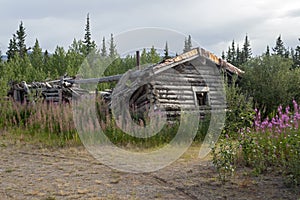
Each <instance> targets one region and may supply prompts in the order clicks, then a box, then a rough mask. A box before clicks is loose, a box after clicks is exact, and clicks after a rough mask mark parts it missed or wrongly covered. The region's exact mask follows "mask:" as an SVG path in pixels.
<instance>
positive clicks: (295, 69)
mask: <svg viewBox="0 0 300 200" xmlns="http://www.w3.org/2000/svg"><path fill="white" fill-rule="evenodd" d="M26 36H27V35H26V28H25V27H24V24H23V22H21V23H20V24H19V27H18V29H17V31H16V32H15V34H13V35H12V38H11V39H10V40H9V45H8V50H7V52H6V54H7V58H8V59H7V60H2V61H1V62H0V85H1V87H0V93H1V94H2V95H3V94H6V91H7V88H8V85H7V83H8V82H10V81H17V82H19V81H22V80H25V81H27V82H32V81H44V80H47V79H56V78H58V77H60V76H63V75H66V74H68V75H69V76H75V75H76V74H78V73H80V74H83V75H84V73H85V76H86V77H95V76H96V77H97V75H99V73H94V72H93V71H91V70H90V71H89V70H85V71H80V66H82V65H89V64H91V62H92V61H91V60H89V59H88V57H89V55H93V56H96V57H99V58H101V59H100V60H97V62H98V63H97V64H98V65H99V66H106V65H109V67H108V68H107V69H106V71H105V72H104V75H105V76H108V75H113V74H121V73H125V72H126V71H127V70H128V69H131V68H133V67H135V66H136V57H135V54H134V55H127V56H126V57H125V58H121V57H120V56H119V55H118V52H117V44H116V43H115V41H114V36H113V34H111V35H110V38H109V40H108V42H107V41H106V38H105V37H103V38H102V43H101V44H100V47H99V48H98V47H97V44H96V42H95V41H94V40H93V39H92V34H91V30H90V17H89V14H88V15H87V17H86V24H85V27H84V37H83V39H79V40H77V39H74V40H73V42H72V43H71V45H70V46H69V47H68V49H67V50H65V49H64V48H63V47H61V46H57V47H56V49H55V51H54V52H53V53H49V52H48V51H47V50H46V51H43V50H42V48H41V47H40V44H39V41H38V39H36V41H35V43H34V45H33V47H27V45H26ZM183 44H184V45H183V52H187V51H189V50H190V49H192V39H191V36H190V35H189V36H188V37H186V38H185V40H184V41H183ZM93 56H91V57H93ZM166 58H170V55H169V49H168V43H167V42H166V43H165V48H164V53H163V55H160V54H159V53H158V52H157V51H156V49H155V48H154V47H152V48H151V49H143V51H142V52H141V56H140V64H141V65H144V64H147V63H157V62H160V61H161V60H163V59H166ZM222 58H223V59H224V60H226V61H227V62H230V63H232V64H233V65H235V66H237V67H239V68H241V69H242V70H244V71H245V74H244V75H243V78H242V79H241V81H240V83H239V86H240V87H241V88H242V91H243V93H245V94H247V95H248V96H251V97H253V99H254V103H255V106H256V107H258V108H261V109H263V110H265V111H266V113H270V112H271V111H272V110H274V109H275V106H277V105H278V103H282V104H288V102H291V99H296V100H299V98H300V80H299V79H300V72H299V68H300V46H299V45H298V46H296V47H295V48H287V47H285V45H284V42H283V40H282V37H281V35H279V36H278V38H277V39H276V41H275V45H274V47H271V48H270V47H269V46H267V47H266V51H265V52H263V53H262V54H261V55H259V56H253V55H252V49H251V42H250V39H249V36H248V35H246V36H245V39H244V43H243V45H242V46H241V47H240V46H239V44H237V43H236V42H235V40H233V41H232V42H231V45H230V46H229V47H228V49H227V51H223V52H222ZM89 62H90V63H89ZM87 69H88V67H87Z"/></svg>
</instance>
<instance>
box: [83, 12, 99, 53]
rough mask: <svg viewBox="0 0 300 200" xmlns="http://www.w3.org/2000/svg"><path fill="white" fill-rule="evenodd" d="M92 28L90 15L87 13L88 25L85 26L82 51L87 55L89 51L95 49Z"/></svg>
mask: <svg viewBox="0 0 300 200" xmlns="http://www.w3.org/2000/svg"><path fill="white" fill-rule="evenodd" d="M91 35H92V34H91V29H90V16H89V14H87V17H86V26H85V35H84V40H83V45H82V52H83V54H84V55H85V56H87V55H88V54H89V53H91V52H92V51H94V50H95V48H96V43H95V41H93V40H92V36H91Z"/></svg>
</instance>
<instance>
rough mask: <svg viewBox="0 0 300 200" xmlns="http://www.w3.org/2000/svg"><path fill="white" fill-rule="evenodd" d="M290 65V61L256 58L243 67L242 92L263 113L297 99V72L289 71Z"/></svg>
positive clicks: (270, 57) (265, 57) (279, 58)
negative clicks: (248, 96) (251, 99)
mask: <svg viewBox="0 0 300 200" xmlns="http://www.w3.org/2000/svg"><path fill="white" fill-rule="evenodd" d="M292 64H293V63H292V60H291V59H288V58H283V57H280V56H276V55H272V56H260V57H256V58H254V59H252V60H250V61H249V62H247V63H246V65H244V67H243V69H244V71H245V72H246V73H245V74H244V75H243V78H242V81H241V86H242V88H243V91H244V92H246V93H248V94H249V95H250V96H252V97H253V99H254V102H255V105H256V107H257V108H258V109H260V110H263V111H264V113H266V114H269V113H271V112H272V111H273V110H276V108H277V105H278V104H283V105H288V104H289V103H290V99H296V100H297V98H299V93H300V90H299V89H298V88H299V81H300V77H299V70H291V66H292Z"/></svg>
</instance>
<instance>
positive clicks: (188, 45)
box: [183, 35, 192, 53]
mask: <svg viewBox="0 0 300 200" xmlns="http://www.w3.org/2000/svg"><path fill="white" fill-rule="evenodd" d="M191 49H192V37H191V35H189V36H188V38H185V40H184V48H183V53H185V52H188V51H190V50H191Z"/></svg>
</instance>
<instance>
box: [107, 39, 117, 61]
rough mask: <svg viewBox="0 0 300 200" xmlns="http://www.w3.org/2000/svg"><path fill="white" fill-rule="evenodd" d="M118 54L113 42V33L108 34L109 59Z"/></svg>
mask: <svg viewBox="0 0 300 200" xmlns="http://www.w3.org/2000/svg"><path fill="white" fill-rule="evenodd" d="M117 55H118V53H117V49H116V44H115V42H114V36H113V34H110V42H109V57H110V58H111V59H114V58H116V57H117Z"/></svg>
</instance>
